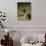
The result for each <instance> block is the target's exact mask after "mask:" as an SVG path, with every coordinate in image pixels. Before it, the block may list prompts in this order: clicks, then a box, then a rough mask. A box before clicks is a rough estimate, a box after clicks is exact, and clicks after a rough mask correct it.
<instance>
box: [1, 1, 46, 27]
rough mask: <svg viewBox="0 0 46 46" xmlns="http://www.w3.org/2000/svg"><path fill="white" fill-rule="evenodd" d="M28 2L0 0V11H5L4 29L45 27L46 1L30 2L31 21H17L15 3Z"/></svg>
mask: <svg viewBox="0 0 46 46" xmlns="http://www.w3.org/2000/svg"><path fill="white" fill-rule="evenodd" d="M20 1H21V2H24V1H25V2H30V0H0V10H2V11H5V12H6V15H7V19H8V22H7V23H6V25H5V26H6V27H46V5H45V4H46V0H44V1H43V0H32V20H31V21H17V2H20Z"/></svg>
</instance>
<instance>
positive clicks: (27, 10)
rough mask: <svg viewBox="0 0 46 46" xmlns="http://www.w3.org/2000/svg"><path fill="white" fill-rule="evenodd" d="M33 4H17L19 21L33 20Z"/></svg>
mask: <svg viewBox="0 0 46 46" xmlns="http://www.w3.org/2000/svg"><path fill="white" fill-rule="evenodd" d="M31 12H32V6H31V2H17V20H20V21H21V20H22V21H27V20H31Z"/></svg>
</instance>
